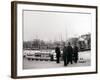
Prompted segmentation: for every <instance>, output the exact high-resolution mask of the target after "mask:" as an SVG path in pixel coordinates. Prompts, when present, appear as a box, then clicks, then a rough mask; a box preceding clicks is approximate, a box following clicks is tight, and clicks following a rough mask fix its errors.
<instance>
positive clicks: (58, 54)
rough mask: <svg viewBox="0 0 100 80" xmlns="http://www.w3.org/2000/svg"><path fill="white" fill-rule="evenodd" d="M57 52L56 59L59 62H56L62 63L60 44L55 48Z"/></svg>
mask: <svg viewBox="0 0 100 80" xmlns="http://www.w3.org/2000/svg"><path fill="white" fill-rule="evenodd" d="M55 52H56V58H57V60H56V62H57V63H60V56H61V55H60V48H59V44H57V47H56V48H55Z"/></svg>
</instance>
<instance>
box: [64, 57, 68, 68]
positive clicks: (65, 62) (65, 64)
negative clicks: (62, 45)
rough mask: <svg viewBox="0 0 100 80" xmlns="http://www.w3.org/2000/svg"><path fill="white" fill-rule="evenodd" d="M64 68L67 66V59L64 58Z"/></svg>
mask: <svg viewBox="0 0 100 80" xmlns="http://www.w3.org/2000/svg"><path fill="white" fill-rule="evenodd" d="M64 66H67V58H64Z"/></svg>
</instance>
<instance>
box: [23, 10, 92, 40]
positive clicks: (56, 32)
mask: <svg viewBox="0 0 100 80" xmlns="http://www.w3.org/2000/svg"><path fill="white" fill-rule="evenodd" d="M87 33H91V14H84V13H81V14H80V13H67V12H66V13H60V12H44V11H41V12H40V11H24V14H23V39H24V41H30V40H33V39H36V38H38V39H41V40H44V41H50V40H51V41H54V40H61V39H62V40H66V39H68V38H71V37H75V36H79V35H82V34H87Z"/></svg>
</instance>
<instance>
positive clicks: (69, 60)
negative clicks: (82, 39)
mask: <svg viewBox="0 0 100 80" xmlns="http://www.w3.org/2000/svg"><path fill="white" fill-rule="evenodd" d="M72 54H73V48H72V47H71V44H70V42H68V46H67V64H69V62H70V63H71V64H73V63H72Z"/></svg>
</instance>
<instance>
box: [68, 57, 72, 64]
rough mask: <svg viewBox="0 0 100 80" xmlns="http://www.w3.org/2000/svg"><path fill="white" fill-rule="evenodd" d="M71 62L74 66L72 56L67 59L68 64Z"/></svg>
mask: <svg viewBox="0 0 100 80" xmlns="http://www.w3.org/2000/svg"><path fill="white" fill-rule="evenodd" d="M69 62H70V63H71V64H73V63H72V56H68V58H67V64H69Z"/></svg>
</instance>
